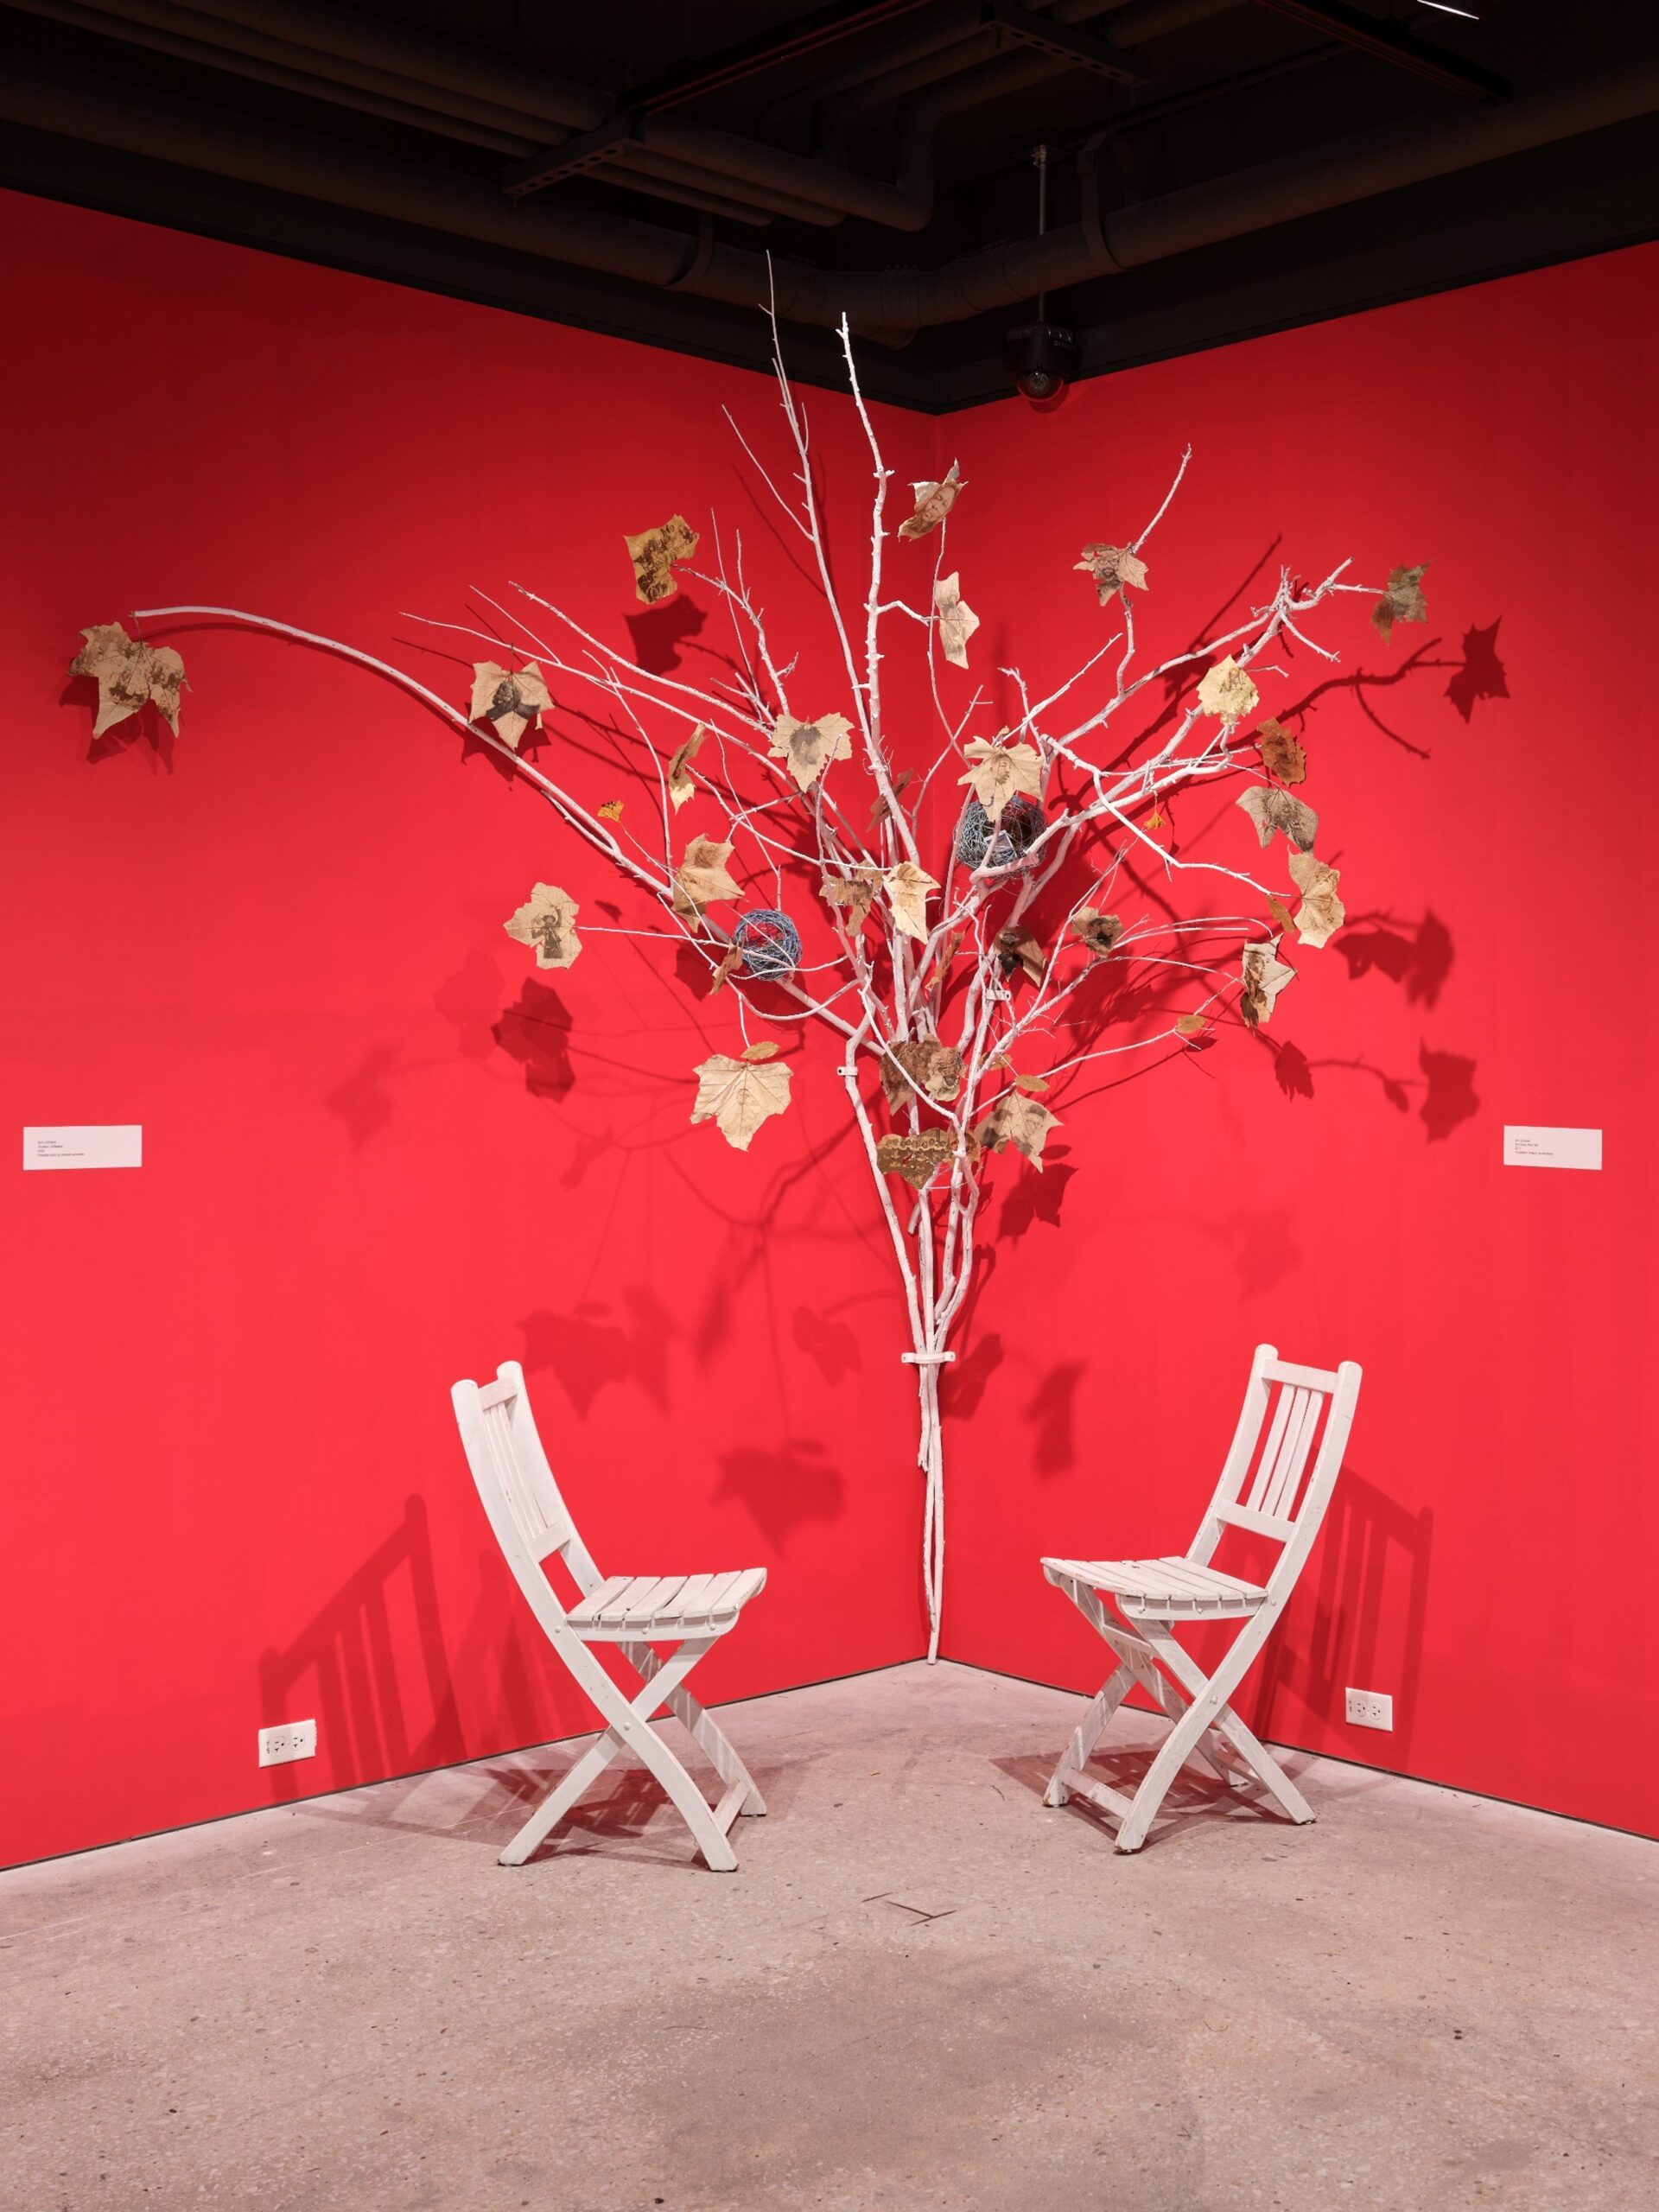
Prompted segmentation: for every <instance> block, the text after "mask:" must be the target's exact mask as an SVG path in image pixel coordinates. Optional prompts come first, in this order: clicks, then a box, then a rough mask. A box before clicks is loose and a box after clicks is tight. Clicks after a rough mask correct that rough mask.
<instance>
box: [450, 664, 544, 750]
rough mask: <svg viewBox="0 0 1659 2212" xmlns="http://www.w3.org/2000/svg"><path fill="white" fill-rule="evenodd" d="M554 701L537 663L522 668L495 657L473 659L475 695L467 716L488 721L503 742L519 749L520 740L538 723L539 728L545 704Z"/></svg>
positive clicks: (476, 720)
mask: <svg viewBox="0 0 1659 2212" xmlns="http://www.w3.org/2000/svg"><path fill="white" fill-rule="evenodd" d="M552 704H553V695H552V693H551V692H550V690H548V688H547V680H546V678H545V677H543V674H542V671H541V670H540V669H539V668H538V667H537V664H536V663H535V662H534V661H533V660H532V661H528V662H526V664H524V667H523V668H520V669H517V670H514V669H510V668H502V667H501V666H499V664H498V663H497V662H495V661H493V660H475V661H474V663H473V699H472V704H471V706H470V708H469V709H467V720H468V721H474V722H488V724H489V725H490V727H491V728H492V729H493V731H494V732H495V734H496V735H497V736H498V737H499V739H500V740H501V741H502V742H503V744H505V745H510V746H511V747H512V749H513V751H514V752H515V753H516V752H517V751H518V741H519V739H520V738H521V737H522V736H523V735H524V732H525V731H526V730H527V729H528V728H530V727H531V723H532V722H533V723H535V724H536V726H537V728H540V726H541V720H542V710H543V708H546V707H550V706H551V705H552Z"/></svg>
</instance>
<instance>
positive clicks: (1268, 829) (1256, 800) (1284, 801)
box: [1238, 784, 1319, 853]
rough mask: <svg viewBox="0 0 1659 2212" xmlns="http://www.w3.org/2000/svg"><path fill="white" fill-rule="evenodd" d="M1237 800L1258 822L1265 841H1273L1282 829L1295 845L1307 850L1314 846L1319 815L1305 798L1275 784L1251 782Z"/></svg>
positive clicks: (1254, 821) (1256, 823)
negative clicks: (1293, 794)
mask: <svg viewBox="0 0 1659 2212" xmlns="http://www.w3.org/2000/svg"><path fill="white" fill-rule="evenodd" d="M1238 804H1240V805H1241V806H1242V807H1243V810H1244V811H1245V813H1246V814H1248V815H1249V817H1250V819H1251V821H1252V822H1253V823H1255V834H1256V836H1257V837H1258V838H1259V839H1260V840H1261V842H1262V844H1264V845H1270V844H1271V843H1272V842H1273V837H1274V831H1275V830H1276V829H1282V830H1283V831H1284V833H1285V835H1286V836H1287V837H1288V838H1289V840H1290V842H1291V843H1292V844H1293V845H1295V846H1298V847H1300V849H1301V850H1302V851H1303V852H1305V853H1306V852H1311V851H1312V850H1313V840H1314V838H1315V837H1316V836H1318V835H1319V816H1318V815H1317V814H1315V813H1314V811H1313V808H1312V807H1311V806H1309V805H1308V804H1307V803H1306V800H1305V799H1300V798H1293V797H1292V795H1291V794H1290V792H1289V791H1281V790H1280V788H1279V786H1278V785H1276V784H1252V785H1250V788H1249V791H1246V792H1245V794H1244V796H1243V798H1241V799H1240V800H1239V802H1238Z"/></svg>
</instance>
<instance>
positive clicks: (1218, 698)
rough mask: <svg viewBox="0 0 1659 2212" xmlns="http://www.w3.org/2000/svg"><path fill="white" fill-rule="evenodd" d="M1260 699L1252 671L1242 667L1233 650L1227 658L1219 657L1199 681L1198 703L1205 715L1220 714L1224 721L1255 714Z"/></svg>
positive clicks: (1240, 719) (1240, 718) (1239, 719)
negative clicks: (1251, 675)
mask: <svg viewBox="0 0 1659 2212" xmlns="http://www.w3.org/2000/svg"><path fill="white" fill-rule="evenodd" d="M1261 699H1262V695H1261V693H1260V692H1259V691H1258V690H1256V688H1255V684H1254V683H1252V682H1251V680H1250V677H1249V671H1247V670H1245V669H1242V668H1241V667H1240V666H1239V664H1238V663H1237V662H1236V660H1235V659H1234V658H1233V657H1232V655H1231V654H1230V653H1229V654H1228V656H1227V658H1226V659H1225V660H1218V661H1217V663H1216V664H1215V666H1214V667H1213V668H1212V669H1211V671H1209V673H1208V674H1207V675H1206V676H1205V677H1203V678H1202V679H1201V680H1200V682H1199V684H1198V704H1199V706H1200V707H1202V708H1203V709H1204V711H1205V714H1206V715H1219V716H1220V717H1221V719H1222V721H1224V722H1236V721H1242V720H1243V717H1244V716H1245V715H1253V714H1254V713H1255V710H1256V708H1257V707H1258V706H1259V705H1260V703H1261Z"/></svg>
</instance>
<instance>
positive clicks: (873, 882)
mask: <svg viewBox="0 0 1659 2212" xmlns="http://www.w3.org/2000/svg"><path fill="white" fill-rule="evenodd" d="M880 887H881V871H880V868H855V869H854V870H853V872H852V874H850V875H826V876H825V877H824V879H823V881H822V882H821V883H820V884H819V886H818V896H819V897H820V898H821V899H827V900H828V901H829V904H830V906H841V907H844V908H845V910H846V916H847V926H848V928H849V930H855V929H857V928H858V927H859V926H860V925H861V923H862V921H863V920H864V918H865V916H866V915H867V914H868V912H869V911H870V906H871V903H872V902H873V900H874V897H875V894H876V893H877V892H878V891H879V890H880Z"/></svg>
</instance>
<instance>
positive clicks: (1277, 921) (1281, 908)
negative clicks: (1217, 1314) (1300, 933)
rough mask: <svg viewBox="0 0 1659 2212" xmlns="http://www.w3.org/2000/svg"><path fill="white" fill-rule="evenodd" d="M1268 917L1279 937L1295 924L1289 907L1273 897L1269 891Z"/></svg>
mask: <svg viewBox="0 0 1659 2212" xmlns="http://www.w3.org/2000/svg"><path fill="white" fill-rule="evenodd" d="M1268 919H1269V920H1270V921H1271V922H1272V924H1273V926H1274V929H1275V930H1277V931H1279V933H1280V935H1281V937H1282V936H1283V934H1284V932H1285V931H1287V930H1289V929H1294V928H1295V926H1296V925H1295V924H1294V922H1293V921H1292V920H1291V918H1290V909H1289V908H1288V907H1287V906H1285V904H1284V903H1283V901H1282V900H1281V899H1275V898H1274V895H1273V893H1272V892H1271V891H1269V892H1268Z"/></svg>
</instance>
